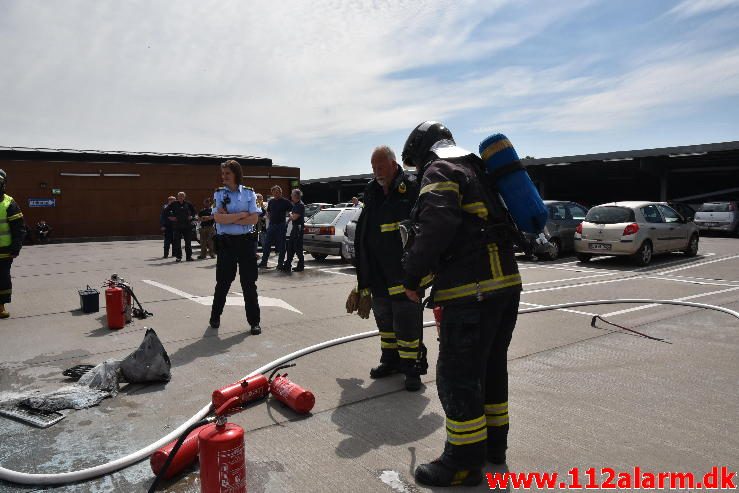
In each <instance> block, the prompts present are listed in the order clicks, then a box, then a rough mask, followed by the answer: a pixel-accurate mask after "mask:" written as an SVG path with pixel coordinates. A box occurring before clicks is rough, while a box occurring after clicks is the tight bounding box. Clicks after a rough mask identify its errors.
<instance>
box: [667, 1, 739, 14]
mask: <svg viewBox="0 0 739 493" xmlns="http://www.w3.org/2000/svg"><path fill="white" fill-rule="evenodd" d="M736 6H739V0H683V1H682V2H680V3H679V4H677V5H675V6H674V7H673V8H672V9H670V10H669V11H668V12H667V15H674V16H676V17H679V18H686V17H693V16H696V15H701V14H706V13H710V12H716V11H718V10H723V9H726V8H729V7H736Z"/></svg>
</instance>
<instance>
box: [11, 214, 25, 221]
mask: <svg viewBox="0 0 739 493" xmlns="http://www.w3.org/2000/svg"><path fill="white" fill-rule="evenodd" d="M22 217H23V213H22V212H19V213H18V214H13V215H12V216H10V217H8V221H15V220H16V219H20V218H22Z"/></svg>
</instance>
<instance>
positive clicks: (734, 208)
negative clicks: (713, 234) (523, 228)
mask: <svg viewBox="0 0 739 493" xmlns="http://www.w3.org/2000/svg"><path fill="white" fill-rule="evenodd" d="M729 210H730V211H735V210H736V205H735V204H734V203H733V202H732V203H729Z"/></svg>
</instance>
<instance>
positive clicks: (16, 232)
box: [0, 194, 26, 260]
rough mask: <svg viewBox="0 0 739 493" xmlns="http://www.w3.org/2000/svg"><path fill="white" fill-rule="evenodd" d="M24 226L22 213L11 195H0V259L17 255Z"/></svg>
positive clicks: (23, 234) (21, 243) (23, 235)
mask: <svg viewBox="0 0 739 493" xmlns="http://www.w3.org/2000/svg"><path fill="white" fill-rule="evenodd" d="M25 235H26V226H25V223H24V221H23V213H22V212H21V208H20V207H18V204H16V203H15V200H13V197H11V196H10V195H8V194H4V195H2V196H1V197H0V260H5V259H9V258H12V257H15V256H17V255H18V254H19V253H20V251H21V247H22V246H23V238H24V237H25Z"/></svg>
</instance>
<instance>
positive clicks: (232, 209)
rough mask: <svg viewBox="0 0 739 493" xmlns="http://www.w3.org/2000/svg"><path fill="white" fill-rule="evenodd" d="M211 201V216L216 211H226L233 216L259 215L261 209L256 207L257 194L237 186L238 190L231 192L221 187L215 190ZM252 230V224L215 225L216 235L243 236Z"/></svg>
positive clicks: (242, 186)
mask: <svg viewBox="0 0 739 493" xmlns="http://www.w3.org/2000/svg"><path fill="white" fill-rule="evenodd" d="M213 200H214V201H215V203H214V206H213V214H216V213H217V212H218V209H221V208H223V209H226V212H227V213H228V214H235V213H237V212H251V213H254V212H256V213H261V212H262V209H260V208H259V207H257V194H256V193H254V190H253V189H251V188H249V187H245V186H244V185H239V189H238V190H237V191H235V192H232V191H231V190H229V189H228V188H226V187H221V188H219V189H218V190H216V193H215V194H213ZM253 230H254V226H253V225H252V224H249V225H246V226H244V225H241V224H218V223H216V233H217V234H219V235H244V234H247V233H251V232H252V231H253Z"/></svg>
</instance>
